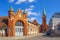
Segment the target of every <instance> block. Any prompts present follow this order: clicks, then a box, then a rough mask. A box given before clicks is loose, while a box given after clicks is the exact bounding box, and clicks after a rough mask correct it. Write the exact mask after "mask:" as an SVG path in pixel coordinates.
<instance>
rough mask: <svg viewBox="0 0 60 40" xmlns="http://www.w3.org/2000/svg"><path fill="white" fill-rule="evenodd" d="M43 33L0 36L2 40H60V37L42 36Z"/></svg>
mask: <svg viewBox="0 0 60 40" xmlns="http://www.w3.org/2000/svg"><path fill="white" fill-rule="evenodd" d="M42 35H43V34H38V35H33V36H24V37H23V36H21V37H0V40H60V37H48V36H42Z"/></svg>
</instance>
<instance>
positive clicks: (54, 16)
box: [52, 12, 60, 18]
mask: <svg viewBox="0 0 60 40" xmlns="http://www.w3.org/2000/svg"><path fill="white" fill-rule="evenodd" d="M52 17H53V18H60V12H56V13H55V14H54V15H53V16H52Z"/></svg>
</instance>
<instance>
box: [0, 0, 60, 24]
mask: <svg viewBox="0 0 60 40" xmlns="http://www.w3.org/2000/svg"><path fill="white" fill-rule="evenodd" d="M10 6H12V7H13V9H14V11H15V12H16V11H17V10H18V9H19V8H20V9H21V10H22V11H23V10H24V9H26V12H27V13H28V19H29V20H30V21H33V20H34V19H36V20H37V22H38V23H39V24H42V14H43V8H45V9H46V17H47V18H46V21H47V23H49V20H50V18H51V17H52V15H53V14H54V13H55V12H60V0H0V16H8V11H9V9H10Z"/></svg>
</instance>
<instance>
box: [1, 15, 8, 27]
mask: <svg viewBox="0 0 60 40" xmlns="http://www.w3.org/2000/svg"><path fill="white" fill-rule="evenodd" d="M7 25H8V17H7V16H2V17H0V27H3V26H7Z"/></svg>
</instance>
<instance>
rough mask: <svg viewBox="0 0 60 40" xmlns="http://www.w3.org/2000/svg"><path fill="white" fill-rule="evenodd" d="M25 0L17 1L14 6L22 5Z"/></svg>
mask: <svg viewBox="0 0 60 40" xmlns="http://www.w3.org/2000/svg"><path fill="white" fill-rule="evenodd" d="M26 1H27V0H18V1H17V2H16V3H15V4H20V3H23V2H26Z"/></svg>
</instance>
